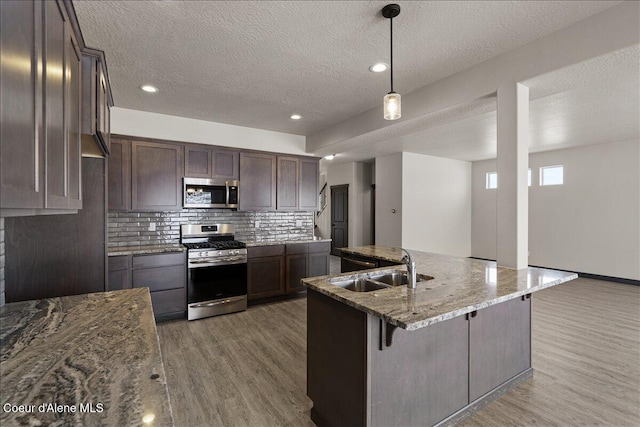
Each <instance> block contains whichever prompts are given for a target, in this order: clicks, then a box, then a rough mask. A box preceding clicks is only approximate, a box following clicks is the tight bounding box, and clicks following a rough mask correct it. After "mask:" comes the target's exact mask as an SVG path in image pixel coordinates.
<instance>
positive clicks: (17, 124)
mask: <svg viewBox="0 0 640 427" xmlns="http://www.w3.org/2000/svg"><path fill="white" fill-rule="evenodd" d="M41 22H42V3H40V2H27V1H0V51H2V60H1V61H0V85H1V86H2V90H1V91H0V141H2V148H1V150H2V155H0V209H6V208H25V209H27V208H29V209H37V208H43V207H44V181H43V177H44V175H43V173H44V168H43V163H42V160H43V159H44V155H43V152H42V149H43V140H42V133H41V126H42V87H41V81H42V75H41V68H40V67H38V64H40V65H41V61H42V50H41V49H42V33H41V31H42V25H41ZM9 58H20V64H21V65H20V66H19V67H16V66H15V65H14V64H13V62H11V61H9V60H8V59H9Z"/></svg>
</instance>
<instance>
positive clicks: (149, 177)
mask: <svg viewBox="0 0 640 427" xmlns="http://www.w3.org/2000/svg"><path fill="white" fill-rule="evenodd" d="M182 149H183V147H182V146H181V145H177V144H163V143H155V142H142V141H133V142H132V143H131V158H132V173H131V195H132V197H131V208H132V210H134V211H138V210H141V211H145V210H146V211H175V210H181V209H182V197H181V188H182V176H183V170H184V163H183V154H182V153H183V152H182Z"/></svg>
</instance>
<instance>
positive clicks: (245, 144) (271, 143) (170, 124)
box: [111, 107, 308, 155]
mask: <svg viewBox="0 0 640 427" xmlns="http://www.w3.org/2000/svg"><path fill="white" fill-rule="evenodd" d="M111 132H112V133H115V134H121V135H131V136H140V137H144V138H158V139H167V140H173V141H184V142H195V143H198V144H210V145H220V146H226V147H237V148H246V149H250V150H262V151H273V152H278V153H287V154H299V155H308V153H307V152H306V151H305V141H306V138H305V137H304V136H301V135H292V134H289V133H282V132H273V131H270V130H262V129H254V128H249V127H243V126H235V125H228V124H224V123H216V122H208V121H204V120H195V119H188V118H185V117H177V116H168V115H165V114H158V113H150V112H147V111H138V110H129V109H126V108H117V107H113V108H112V109H111Z"/></svg>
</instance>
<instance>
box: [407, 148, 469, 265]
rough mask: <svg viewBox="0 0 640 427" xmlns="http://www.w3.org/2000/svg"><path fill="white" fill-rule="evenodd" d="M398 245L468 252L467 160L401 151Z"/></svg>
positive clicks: (450, 252) (428, 250)
mask: <svg viewBox="0 0 640 427" xmlns="http://www.w3.org/2000/svg"><path fill="white" fill-rule="evenodd" d="M402 183H403V186H402V245H403V247H406V248H411V249H416V250H420V251H426V252H435V253H440V254H445V255H455V256H462V257H468V256H470V255H471V163H470V162H465V161H460V160H453V159H445V158H441V157H433V156H426V155H422V154H413V153H403V155H402Z"/></svg>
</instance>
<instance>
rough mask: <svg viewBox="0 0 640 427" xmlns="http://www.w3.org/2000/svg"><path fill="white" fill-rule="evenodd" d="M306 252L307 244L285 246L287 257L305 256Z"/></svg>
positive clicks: (307, 249)
mask: <svg viewBox="0 0 640 427" xmlns="http://www.w3.org/2000/svg"><path fill="white" fill-rule="evenodd" d="M308 251H309V244H308V243H292V244H290V245H287V255H295V254H306V253H307V252H308Z"/></svg>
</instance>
